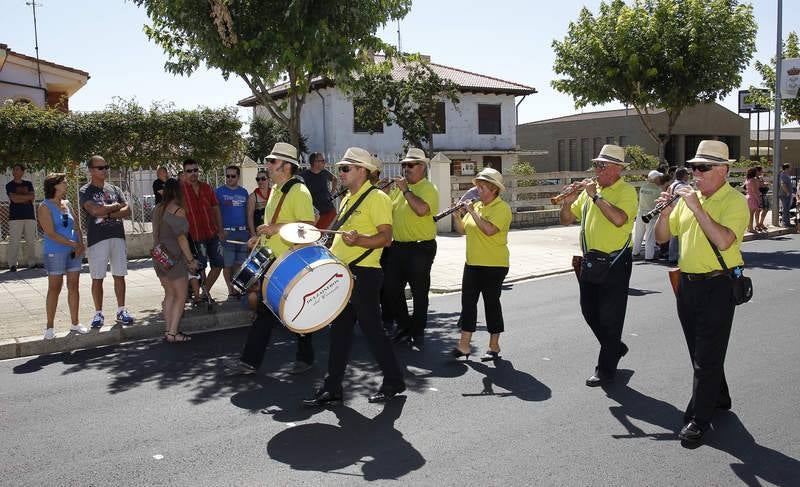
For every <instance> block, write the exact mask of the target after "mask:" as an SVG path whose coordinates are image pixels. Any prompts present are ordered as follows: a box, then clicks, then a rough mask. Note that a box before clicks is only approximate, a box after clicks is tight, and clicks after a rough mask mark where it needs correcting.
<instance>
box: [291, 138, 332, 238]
mask: <svg viewBox="0 0 800 487" xmlns="http://www.w3.org/2000/svg"><path fill="white" fill-rule="evenodd" d="M308 160H309V163H310V164H311V167H310V168H308V169H306V170H305V171H303V172H301V173H300V177H302V178H303V181H305V183H306V187H308V190H309V191H310V192H311V200H312V201H313V203H314V208H315V209H316V210H317V211H318V212H319V219H318V220H317V228H328V227H329V226H330V225H331V223H333V220H334V219H335V218H336V208H334V207H333V202H332V201H331V193H333V194H336V178H335V177H334V175H333V174H332V173H331V172H330V171H328V170H327V169H325V156H324V155H323V154H322V153H321V152H314V153H312V154H311V155H310V156H309V158H308Z"/></svg>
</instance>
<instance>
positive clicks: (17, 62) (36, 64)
mask: <svg viewBox="0 0 800 487" xmlns="http://www.w3.org/2000/svg"><path fill="white" fill-rule="evenodd" d="M87 81H89V73H87V72H86V71H81V70H80V69H75V68H70V67H69V66H62V65H60V64H56V63H53V62H50V61H45V60H43V59H38V60H37V59H36V58H35V57H32V56H28V55H25V54H21V53H18V52H15V51H12V50H11V49H10V48H9V47H8V46H7V45H6V44H0V103H4V102H6V101H8V100H11V101H13V102H16V103H33V104H34V105H37V106H40V107H57V108H59V109H60V110H63V111H69V98H70V97H71V96H72V95H74V94H75V92H77V91H78V90H80V89H81V88H82V87H83V86H84V85H85V84H86V82H87Z"/></svg>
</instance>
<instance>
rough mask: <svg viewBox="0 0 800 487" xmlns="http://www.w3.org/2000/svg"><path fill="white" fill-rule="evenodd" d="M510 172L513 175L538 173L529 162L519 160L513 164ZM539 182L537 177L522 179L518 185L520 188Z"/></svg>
mask: <svg viewBox="0 0 800 487" xmlns="http://www.w3.org/2000/svg"><path fill="white" fill-rule="evenodd" d="M508 173H509V174H510V175H512V176H533V175H534V174H535V173H536V169H535V168H534V167H533V166H532V165H531V164H529V163H527V162H517V163H515V164H514V165H512V166H511V168H510V169H509V170H508ZM538 184H539V181H538V180H536V179H520V180H518V181H517V187H519V188H522V187H527V186H536V185H538Z"/></svg>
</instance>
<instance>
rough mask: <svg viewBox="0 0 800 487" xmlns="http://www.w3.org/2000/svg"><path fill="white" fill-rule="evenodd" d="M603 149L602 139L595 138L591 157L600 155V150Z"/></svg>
mask: <svg viewBox="0 0 800 487" xmlns="http://www.w3.org/2000/svg"><path fill="white" fill-rule="evenodd" d="M602 148H603V138H602V137H595V138H594V150H593V151H592V155H593V156H596V155H598V154H600V150H601V149H602Z"/></svg>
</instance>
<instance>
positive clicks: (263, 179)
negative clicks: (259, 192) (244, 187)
mask: <svg viewBox="0 0 800 487" xmlns="http://www.w3.org/2000/svg"><path fill="white" fill-rule="evenodd" d="M266 180H267V178H266V177H260V178H256V181H259V182H260V181H266Z"/></svg>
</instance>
